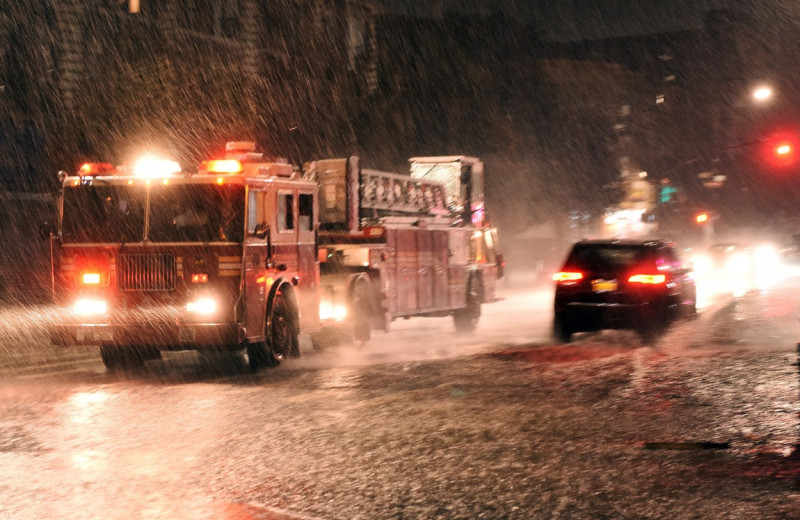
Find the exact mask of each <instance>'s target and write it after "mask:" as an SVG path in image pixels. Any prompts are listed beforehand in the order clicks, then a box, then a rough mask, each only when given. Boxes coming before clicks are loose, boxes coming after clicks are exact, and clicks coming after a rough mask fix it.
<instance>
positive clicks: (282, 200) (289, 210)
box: [278, 193, 294, 231]
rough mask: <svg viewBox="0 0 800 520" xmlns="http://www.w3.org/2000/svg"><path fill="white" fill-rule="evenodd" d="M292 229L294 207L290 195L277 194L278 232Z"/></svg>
mask: <svg viewBox="0 0 800 520" xmlns="http://www.w3.org/2000/svg"><path fill="white" fill-rule="evenodd" d="M293 229H294V205H293V204H292V194H291V193H278V231H292V230H293Z"/></svg>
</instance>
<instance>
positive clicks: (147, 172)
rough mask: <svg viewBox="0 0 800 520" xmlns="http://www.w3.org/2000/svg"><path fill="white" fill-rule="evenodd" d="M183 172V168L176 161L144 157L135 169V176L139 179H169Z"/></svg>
mask: <svg viewBox="0 0 800 520" xmlns="http://www.w3.org/2000/svg"><path fill="white" fill-rule="evenodd" d="M180 172H181V166H180V164H178V163H177V162H175V161H170V160H168V159H159V158H157V157H142V158H141V159H139V161H138V162H137V163H136V165H135V166H134V167H133V174H134V175H135V176H137V177H145V178H152V177H167V176H169V175H175V174H178V173H180Z"/></svg>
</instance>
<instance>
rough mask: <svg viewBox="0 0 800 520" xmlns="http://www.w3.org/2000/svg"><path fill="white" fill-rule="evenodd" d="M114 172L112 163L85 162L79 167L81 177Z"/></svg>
mask: <svg viewBox="0 0 800 520" xmlns="http://www.w3.org/2000/svg"><path fill="white" fill-rule="evenodd" d="M112 173H114V165H113V164H110V163H94V162H87V163H83V164H82V165H81V167H80V168H79V169H78V175H80V176H81V177H95V176H97V175H102V174H106V175H110V174H112Z"/></svg>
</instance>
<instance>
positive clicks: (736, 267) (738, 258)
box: [725, 253, 753, 274]
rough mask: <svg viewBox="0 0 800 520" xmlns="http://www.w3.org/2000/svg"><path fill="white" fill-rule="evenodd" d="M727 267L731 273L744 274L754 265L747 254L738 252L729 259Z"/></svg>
mask: <svg viewBox="0 0 800 520" xmlns="http://www.w3.org/2000/svg"><path fill="white" fill-rule="evenodd" d="M725 267H727V268H728V270H729V271H730V272H731V273H734V274H744V273H746V272H748V271H749V270H750V269H751V268H752V267H753V265H752V263H751V262H750V258H749V257H748V256H747V255H746V254H744V253H737V254H735V255H733V256H731V257H730V258H729V259H728V262H727V263H726V265H725Z"/></svg>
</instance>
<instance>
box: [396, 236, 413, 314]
mask: <svg viewBox="0 0 800 520" xmlns="http://www.w3.org/2000/svg"><path fill="white" fill-rule="evenodd" d="M416 233H417V230H414V229H398V230H396V231H395V249H396V251H397V253H396V256H397V276H396V278H395V279H396V281H397V311H398V312H399V313H403V312H406V311H414V310H417V309H418V308H419V305H418V301H417V279H418V278H417V268H418V262H417V257H418V255H417V237H416Z"/></svg>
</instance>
